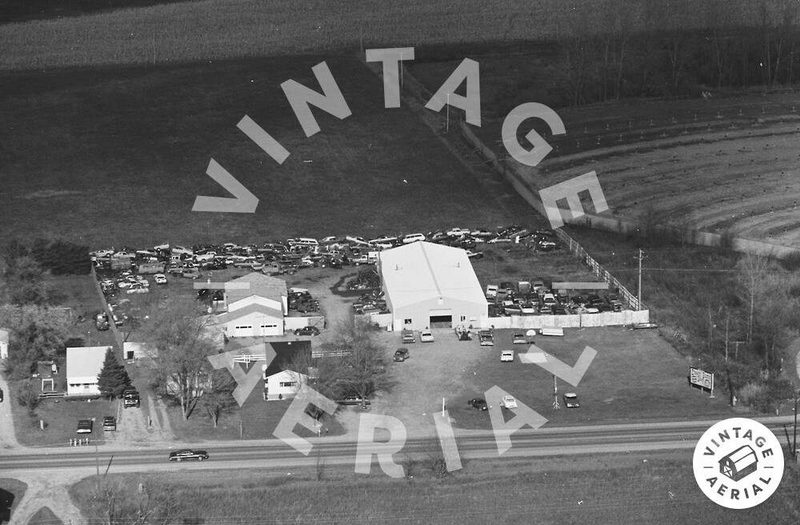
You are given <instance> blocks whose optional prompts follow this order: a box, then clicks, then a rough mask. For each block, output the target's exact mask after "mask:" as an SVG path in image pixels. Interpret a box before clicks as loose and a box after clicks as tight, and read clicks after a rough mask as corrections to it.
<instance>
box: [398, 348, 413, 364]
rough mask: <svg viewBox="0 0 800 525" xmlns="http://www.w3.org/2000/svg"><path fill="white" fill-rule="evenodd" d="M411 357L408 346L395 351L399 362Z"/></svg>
mask: <svg viewBox="0 0 800 525" xmlns="http://www.w3.org/2000/svg"><path fill="white" fill-rule="evenodd" d="M409 357H411V354H410V353H409V352H408V348H398V349H397V351H395V353H394V360H395V362H398V363H402V362H403V361H405V360H406V359H408V358H409Z"/></svg>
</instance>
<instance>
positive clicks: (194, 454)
mask: <svg viewBox="0 0 800 525" xmlns="http://www.w3.org/2000/svg"><path fill="white" fill-rule="evenodd" d="M192 459H194V460H196V461H205V460H207V459H208V452H206V451H205V450H193V449H190V448H186V449H183V450H176V451H174V452H170V453H169V460H170V461H184V460H192Z"/></svg>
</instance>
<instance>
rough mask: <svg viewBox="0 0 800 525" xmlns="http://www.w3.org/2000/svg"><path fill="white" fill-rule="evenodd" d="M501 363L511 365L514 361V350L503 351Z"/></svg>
mask: <svg viewBox="0 0 800 525" xmlns="http://www.w3.org/2000/svg"><path fill="white" fill-rule="evenodd" d="M500 361H502V362H503V363H511V362H513V361H514V351H513V350H503V352H502V353H501V354H500Z"/></svg>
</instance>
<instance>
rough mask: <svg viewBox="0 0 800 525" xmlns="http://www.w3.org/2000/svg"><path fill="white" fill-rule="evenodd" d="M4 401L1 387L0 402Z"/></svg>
mask: <svg viewBox="0 0 800 525" xmlns="http://www.w3.org/2000/svg"><path fill="white" fill-rule="evenodd" d="M2 402H3V389H2V388H0V403H2Z"/></svg>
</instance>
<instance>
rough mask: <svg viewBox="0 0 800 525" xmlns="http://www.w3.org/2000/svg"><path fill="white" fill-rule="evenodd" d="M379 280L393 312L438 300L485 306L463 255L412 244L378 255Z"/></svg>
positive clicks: (459, 251)
mask: <svg viewBox="0 0 800 525" xmlns="http://www.w3.org/2000/svg"><path fill="white" fill-rule="evenodd" d="M380 265H381V277H382V279H383V283H384V287H385V289H386V293H387V295H388V296H389V298H390V300H391V304H392V306H393V307H394V308H398V307H402V306H407V305H411V304H414V303H418V302H420V301H425V300H430V299H438V298H440V297H441V298H442V299H444V300H447V299H454V300H459V301H465V302H473V303H478V304H481V305H485V304H486V298H485V297H484V295H483V290H482V289H481V285H480V282H478V277H477V276H476V275H475V271H474V270H473V269H472V263H471V262H470V260H469V257H467V252H466V251H464V250H462V249H460V248H453V247H450V246H442V245H440V244H434V243H430V242H424V241H420V242H415V243H412V244H407V245H405V246H399V247H397V248H392V249H389V250H384V251H382V252H381V253H380Z"/></svg>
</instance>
